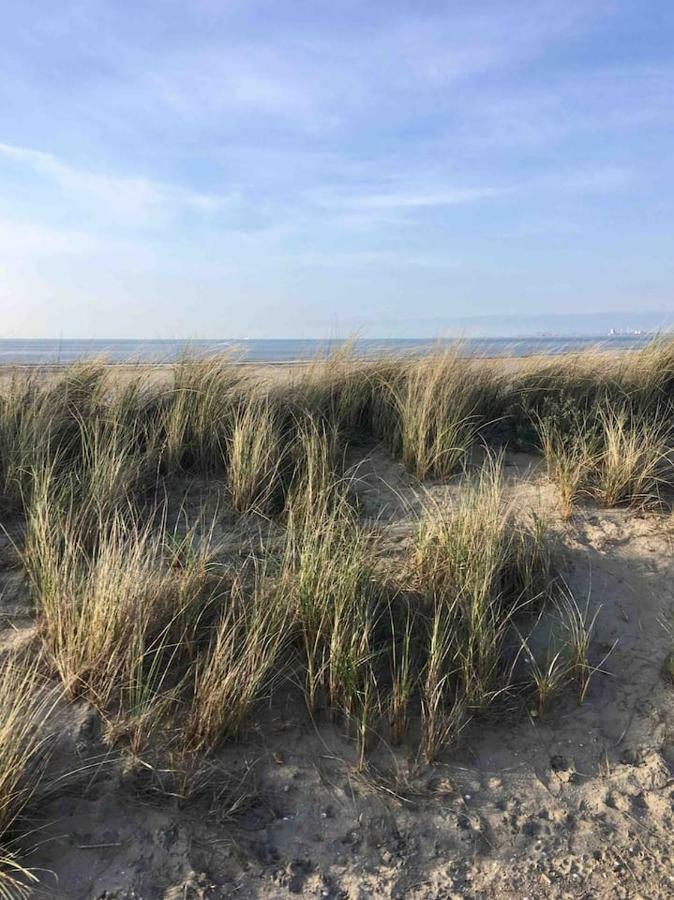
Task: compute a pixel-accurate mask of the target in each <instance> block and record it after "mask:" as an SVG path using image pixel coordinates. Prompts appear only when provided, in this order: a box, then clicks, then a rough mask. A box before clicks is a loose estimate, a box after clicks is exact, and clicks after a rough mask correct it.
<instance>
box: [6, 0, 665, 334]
mask: <svg viewBox="0 0 674 900" xmlns="http://www.w3.org/2000/svg"><path fill="white" fill-rule="evenodd" d="M673 46H674V4H672V3H670V2H669V0H639V2H636V0H623V2H604V0H564V2H560V0H554V2H539V0H526V2H517V0H502V2H490V0H480V2H479V3H477V2H452V0H448V2H444V3H441V2H425V0H416V2H412V0H408V2H401V0H385V2H383V0H372V2H369V3H364V2H362V0H360V2H355V0H354V2H351V0H331V2H327V0H326V2H324V0H293V2H290V0H268V2H259V0H231V2H227V0H220V2H214V0H190V2H189V3H186V2H184V0H181V2H178V0H161V2H160V0H135V2H129V0H116V2H105V0H79V2H71V0H62V2H59V3H53V2H39V0H26V2H23V3H8V4H5V8H4V9H3V24H2V29H1V31H0V311H1V313H2V315H1V316H0V337H55V336H59V335H63V336H64V337H166V338H175V337H189V338H209V337H223V338H225V337H234V338H244V337H293V336H299V337H312V336H319V337H320V336H325V335H329V334H332V335H335V334H339V335H344V334H348V333H349V332H352V331H354V330H355V329H359V330H360V331H361V332H362V333H364V334H368V335H372V336H404V337H412V336H427V335H433V334H437V333H442V332H445V331H446V330H447V329H448V327H449V326H448V323H449V322H450V321H451V319H452V318H453V317H455V316H476V315H505V314H521V315H533V314H537V315H540V314H543V313H553V312H568V313H597V312H604V311H617V312H620V311H622V312H632V311H637V312H638V311H640V310H655V311H663V314H664V313H671V312H673V311H674V253H672V249H673V244H674V228H673V224H674V155H673V151H674V127H673V126H674V54H673V53H672V47H673Z"/></svg>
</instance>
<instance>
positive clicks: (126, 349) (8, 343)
mask: <svg viewBox="0 0 674 900" xmlns="http://www.w3.org/2000/svg"><path fill="white" fill-rule="evenodd" d="M651 340H653V335H651V334H627V335H585V336H582V337H576V336H571V337H568V336H566V337H560V336H557V337H556V336H553V335H542V336H533V337H532V336H526V337H519V338H518V337H507V338H506V337H503V338H499V337H489V338H470V339H462V340H461V341H460V342H459V347H460V352H461V353H462V354H464V355H466V356H484V357H499V356H501V357H503V356H518V357H524V356H534V355H537V354H561V353H567V352H571V351H578V350H586V349H591V348H598V349H601V350H606V351H614V350H629V349H637V348H639V347H644V346H645V345H646V344H647V343H649V342H650V341H651ZM449 343H456V339H452V341H450V340H449V339H447V340H440V341H439V340H428V339H422V338H418V339H415V338H408V339H400V340H394V339H380V340H376V339H356V340H349V341H343V340H336V339H334V340H302V339H295V340H285V339H278V340H238V341H237V340H68V339H59V340H57V339H53V340H52V339H42V340H28V339H18V338H0V365H67V364H68V363H73V362H77V361H80V360H86V359H93V358H103V359H105V360H106V361H107V362H109V363H117V364H130V363H145V364H147V363H152V364H157V365H159V364H167V363H171V362H174V361H175V360H177V359H179V358H181V357H183V356H185V355H192V356H208V355H212V354H217V353H223V352H228V353H231V354H232V356H233V357H235V358H236V359H237V360H239V361H241V362H248V363H289V362H294V361H302V360H311V359H314V358H317V357H320V356H323V355H325V354H327V353H332V352H335V351H338V350H339V349H340V348H344V346H345V345H346V344H348V345H349V347H350V351H351V352H352V353H354V354H355V355H358V356H383V355H386V354H401V355H402V354H420V353H425V352H428V351H429V350H432V349H433V348H435V347H438V346H444V345H448V344H449Z"/></svg>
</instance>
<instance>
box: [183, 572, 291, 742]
mask: <svg viewBox="0 0 674 900" xmlns="http://www.w3.org/2000/svg"><path fill="white" fill-rule="evenodd" d="M250 564H251V565H250V567H251V568H252V572H251V573H248V572H246V570H245V568H244V570H243V571H242V573H241V574H240V575H239V576H237V577H236V578H235V579H234V581H233V583H232V585H231V587H230V589H229V591H228V593H227V594H226V596H225V597H223V599H222V604H221V606H222V609H221V612H220V613H219V617H218V619H217V621H216V622H215V623H214V624H213V626H212V628H211V637H210V640H209V642H208V646H207V649H206V650H205V651H203V652H201V653H200V654H199V656H198V657H197V659H196V661H195V663H194V666H193V667H192V669H191V672H190V675H189V680H190V683H191V697H190V702H189V710H188V713H187V716H186V720H185V722H184V724H182V725H181V732H182V738H181V741H182V742H184V751H185V752H187V753H189V754H197V753H202V754H203V753H210V752H211V751H212V750H213V749H214V748H215V747H216V746H217V744H218V743H219V742H220V741H221V740H222V739H223V738H224V737H234V736H236V735H237V734H238V733H239V731H240V730H241V728H242V727H243V725H244V724H245V723H246V721H247V718H248V716H249V714H250V711H251V709H252V707H253V705H254V704H255V702H256V701H257V700H258V699H259V698H260V696H261V695H262V693H263V692H264V691H265V690H266V689H267V688H268V687H269V686H270V684H271V682H272V681H273V680H274V678H275V677H277V676H278V674H279V662H280V658H281V655H282V652H283V651H284V649H285V647H286V644H287V641H288V634H289V626H290V609H289V607H288V605H287V604H286V603H285V602H283V598H282V597H279V596H278V594H277V588H276V584H275V582H274V579H273V578H271V577H270V575H269V573H268V572H267V570H266V564H265V563H260V562H259V561H255V560H250Z"/></svg>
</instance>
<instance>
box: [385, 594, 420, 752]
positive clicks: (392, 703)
mask: <svg viewBox="0 0 674 900" xmlns="http://www.w3.org/2000/svg"><path fill="white" fill-rule="evenodd" d="M388 619H389V624H390V650H389V671H390V678H391V687H390V692H389V697H388V724H389V731H390V738H391V743H392V744H400V743H402V741H403V739H404V737H405V734H406V733H407V727H408V721H409V709H410V701H411V699H412V695H413V693H414V690H415V688H416V681H417V678H418V673H417V671H416V669H415V662H416V660H415V659H414V655H413V654H414V647H413V643H414V635H415V631H416V629H417V627H418V625H419V617H418V613H417V610H416V608H415V606H414V605H413V604H411V603H409V602H408V603H405V604H404V605H403V608H402V610H401V613H400V614H399V613H398V611H397V609H396V608H395V605H394V603H393V602H389V604H388Z"/></svg>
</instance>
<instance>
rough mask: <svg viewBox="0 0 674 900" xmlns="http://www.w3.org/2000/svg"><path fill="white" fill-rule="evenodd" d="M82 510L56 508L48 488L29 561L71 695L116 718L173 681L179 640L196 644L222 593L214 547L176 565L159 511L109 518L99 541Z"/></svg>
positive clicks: (50, 645)
mask: <svg viewBox="0 0 674 900" xmlns="http://www.w3.org/2000/svg"><path fill="white" fill-rule="evenodd" d="M78 518H79V511H78V510H77V509H75V510H66V511H65V512H63V511H61V510H59V509H58V508H54V507H53V506H50V498H49V495H48V494H43V495H41V496H39V497H37V498H36V500H35V502H34V504H33V506H32V507H31V509H30V511H29V517H28V523H27V534H26V542H25V548H24V551H23V561H24V565H25V567H26V571H27V573H28V576H29V579H30V582H31V585H32V588H33V594H34V596H35V599H36V603H37V608H38V612H39V627H40V632H41V635H42V638H43V642H44V645H45V648H46V651H47V656H48V659H49V661H50V662H51V664H52V665H53V667H54V669H55V670H56V672H57V673H58V674H59V676H60V678H61V680H62V682H63V685H64V689H65V692H66V694H67V695H68V696H70V697H73V696H77V695H84V696H86V697H87V698H88V699H89V700H90V701H91V702H93V703H94V704H95V705H96V706H97V707H98V708H99V709H100V710H101V711H103V712H104V713H105V714H106V716H109V717H110V718H111V719H116V718H119V716H120V715H122V714H125V713H128V714H129V715H130V716H131V718H134V717H137V714H138V713H139V711H140V708H141V706H143V704H140V703H139V702H138V698H139V697H140V696H141V695H142V694H145V695H146V697H151V696H155V695H157V694H158V693H159V688H160V687H161V688H163V687H164V681H165V677H166V676H165V675H164V673H165V671H166V669H167V668H168V667H170V666H174V665H175V664H176V654H175V652H174V648H175V647H180V652H181V654H184V653H185V652H186V651H188V650H189V648H190V647H191V646H192V644H193V641H194V638H193V633H194V628H195V623H196V622H197V621H198V620H199V618H200V617H201V616H202V614H203V612H204V609H207V608H208V606H209V604H210V603H212V602H213V597H214V595H215V594H217V591H218V589H219V582H218V578H217V577H213V576H212V574H211V571H210V568H209V560H210V556H211V548H210V546H209V543H208V541H207V540H206V541H204V543H203V544H202V545H201V546H200V547H199V548H198V550H197V551H196V552H195V553H194V554H193V555H192V556H191V557H190V558H189V559H188V562H187V563H186V564H184V565H180V566H177V565H174V564H169V562H170V560H167V559H166V557H165V555H164V547H165V544H164V540H163V536H162V532H161V529H156V528H154V527H153V526H154V523H153V521H152V518H151V517H150V518H149V519H148V521H147V522H146V523H145V524H140V523H139V522H138V520H137V518H135V517H134V516H124V515H121V514H119V513H118V514H116V515H114V516H113V517H112V519H110V520H101V521H100V523H99V528H98V532H97V536H96V540H95V542H94V546H93V547H92V546H90V545H89V544H88V543H85V542H84V541H83V540H82V537H81V533H80V531H79V527H78V525H79V522H78ZM176 668H178V667H177V666H176ZM153 685H154V688H153ZM134 698H135V699H134ZM145 705H147V704H146V703H145ZM141 719H142V727H143V728H144V727H145V725H146V724H147V717H141ZM141 719H137V721H138V722H139V723H140V722H141Z"/></svg>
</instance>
